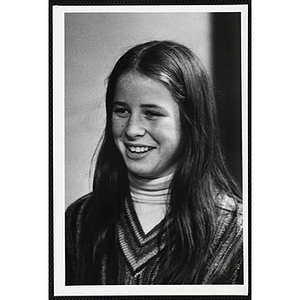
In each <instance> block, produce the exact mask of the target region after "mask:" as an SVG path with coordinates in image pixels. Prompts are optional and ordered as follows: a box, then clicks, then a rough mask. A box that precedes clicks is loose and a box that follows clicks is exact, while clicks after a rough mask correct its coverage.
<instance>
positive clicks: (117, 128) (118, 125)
mask: <svg viewBox="0 0 300 300" xmlns="http://www.w3.org/2000/svg"><path fill="white" fill-rule="evenodd" d="M125 126H126V122H125V121H123V120H119V119H117V120H114V121H113V124H112V129H113V132H114V135H121V134H122V133H123V131H124V128H125Z"/></svg>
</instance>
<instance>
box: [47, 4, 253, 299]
mask: <svg viewBox="0 0 300 300" xmlns="http://www.w3.org/2000/svg"><path fill="white" fill-rule="evenodd" d="M52 9H53V11H52V12H53V28H52V30H53V48H52V49H53V186H54V190H53V237H54V238H53V253H54V255H53V267H54V287H53V288H54V296H121V295H126V296H134V295H143V296H147V295H152V296H155V295H160V296H163V295H168V296H170V295H174V296H175V295H176V296H182V295H186V296H200V295H224V296H225V295H240V296H243V295H248V289H249V286H248V284H249V278H248V268H249V266H248V263H249V260H248V249H249V245H248V221H249V220H248V207H249V202H248V201H249V200H248V192H249V191H248V135H249V132H248V131H249V128H248V117H249V112H248V5H216V6H211V5H204V6H201V5H196V6H189V5H184V6H53V7H52ZM128 12H135V13H145V12H147V13H150V12H163V13H171V12H172V13H174V12H177V13H195V12H199V13H201V12H239V13H241V47H242V49H241V59H242V61H241V66H242V68H241V72H242V76H241V79H242V89H241V95H242V99H241V101H242V157H243V187H244V188H243V203H244V204H243V214H244V284H243V285H172V286H168V285H141V286H136V285H134V286H132V285H131V286H130V285H128V286H126V285H111V286H110V285H105V286H87V285H86V286H66V285H65V227H64V226H65V225H64V224H65V219H64V213H65V201H64V199H65V102H64V101H65V99H64V97H65V81H64V80H65V70H64V65H65V61H64V59H65V48H64V38H65V30H64V16H65V14H66V13H128Z"/></svg>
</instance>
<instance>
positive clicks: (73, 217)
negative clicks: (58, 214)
mask: <svg viewBox="0 0 300 300" xmlns="http://www.w3.org/2000/svg"><path fill="white" fill-rule="evenodd" d="M91 198H92V197H91V194H87V195H85V196H83V197H81V198H79V199H78V200H76V201H75V202H73V203H72V204H71V205H70V206H69V207H68V208H67V210H66V213H65V222H66V231H67V232H68V231H71V232H73V231H76V230H78V227H81V223H82V220H83V219H84V216H85V215H86V212H87V210H88V207H89V204H90V203H91Z"/></svg>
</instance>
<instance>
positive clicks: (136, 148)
mask: <svg viewBox="0 0 300 300" xmlns="http://www.w3.org/2000/svg"><path fill="white" fill-rule="evenodd" d="M128 148H129V150H130V151H131V152H136V153H143V152H147V151H149V150H150V148H149V147H128Z"/></svg>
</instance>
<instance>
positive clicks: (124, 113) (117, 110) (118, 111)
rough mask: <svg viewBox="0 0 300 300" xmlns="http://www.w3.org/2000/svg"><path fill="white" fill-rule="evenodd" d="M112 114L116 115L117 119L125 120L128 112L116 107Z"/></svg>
mask: <svg viewBox="0 0 300 300" xmlns="http://www.w3.org/2000/svg"><path fill="white" fill-rule="evenodd" d="M113 113H114V114H115V115H117V116H118V117H121V118H125V117H127V116H128V114H129V111H128V110H127V109H126V108H123V107H116V108H114V110H113Z"/></svg>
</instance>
